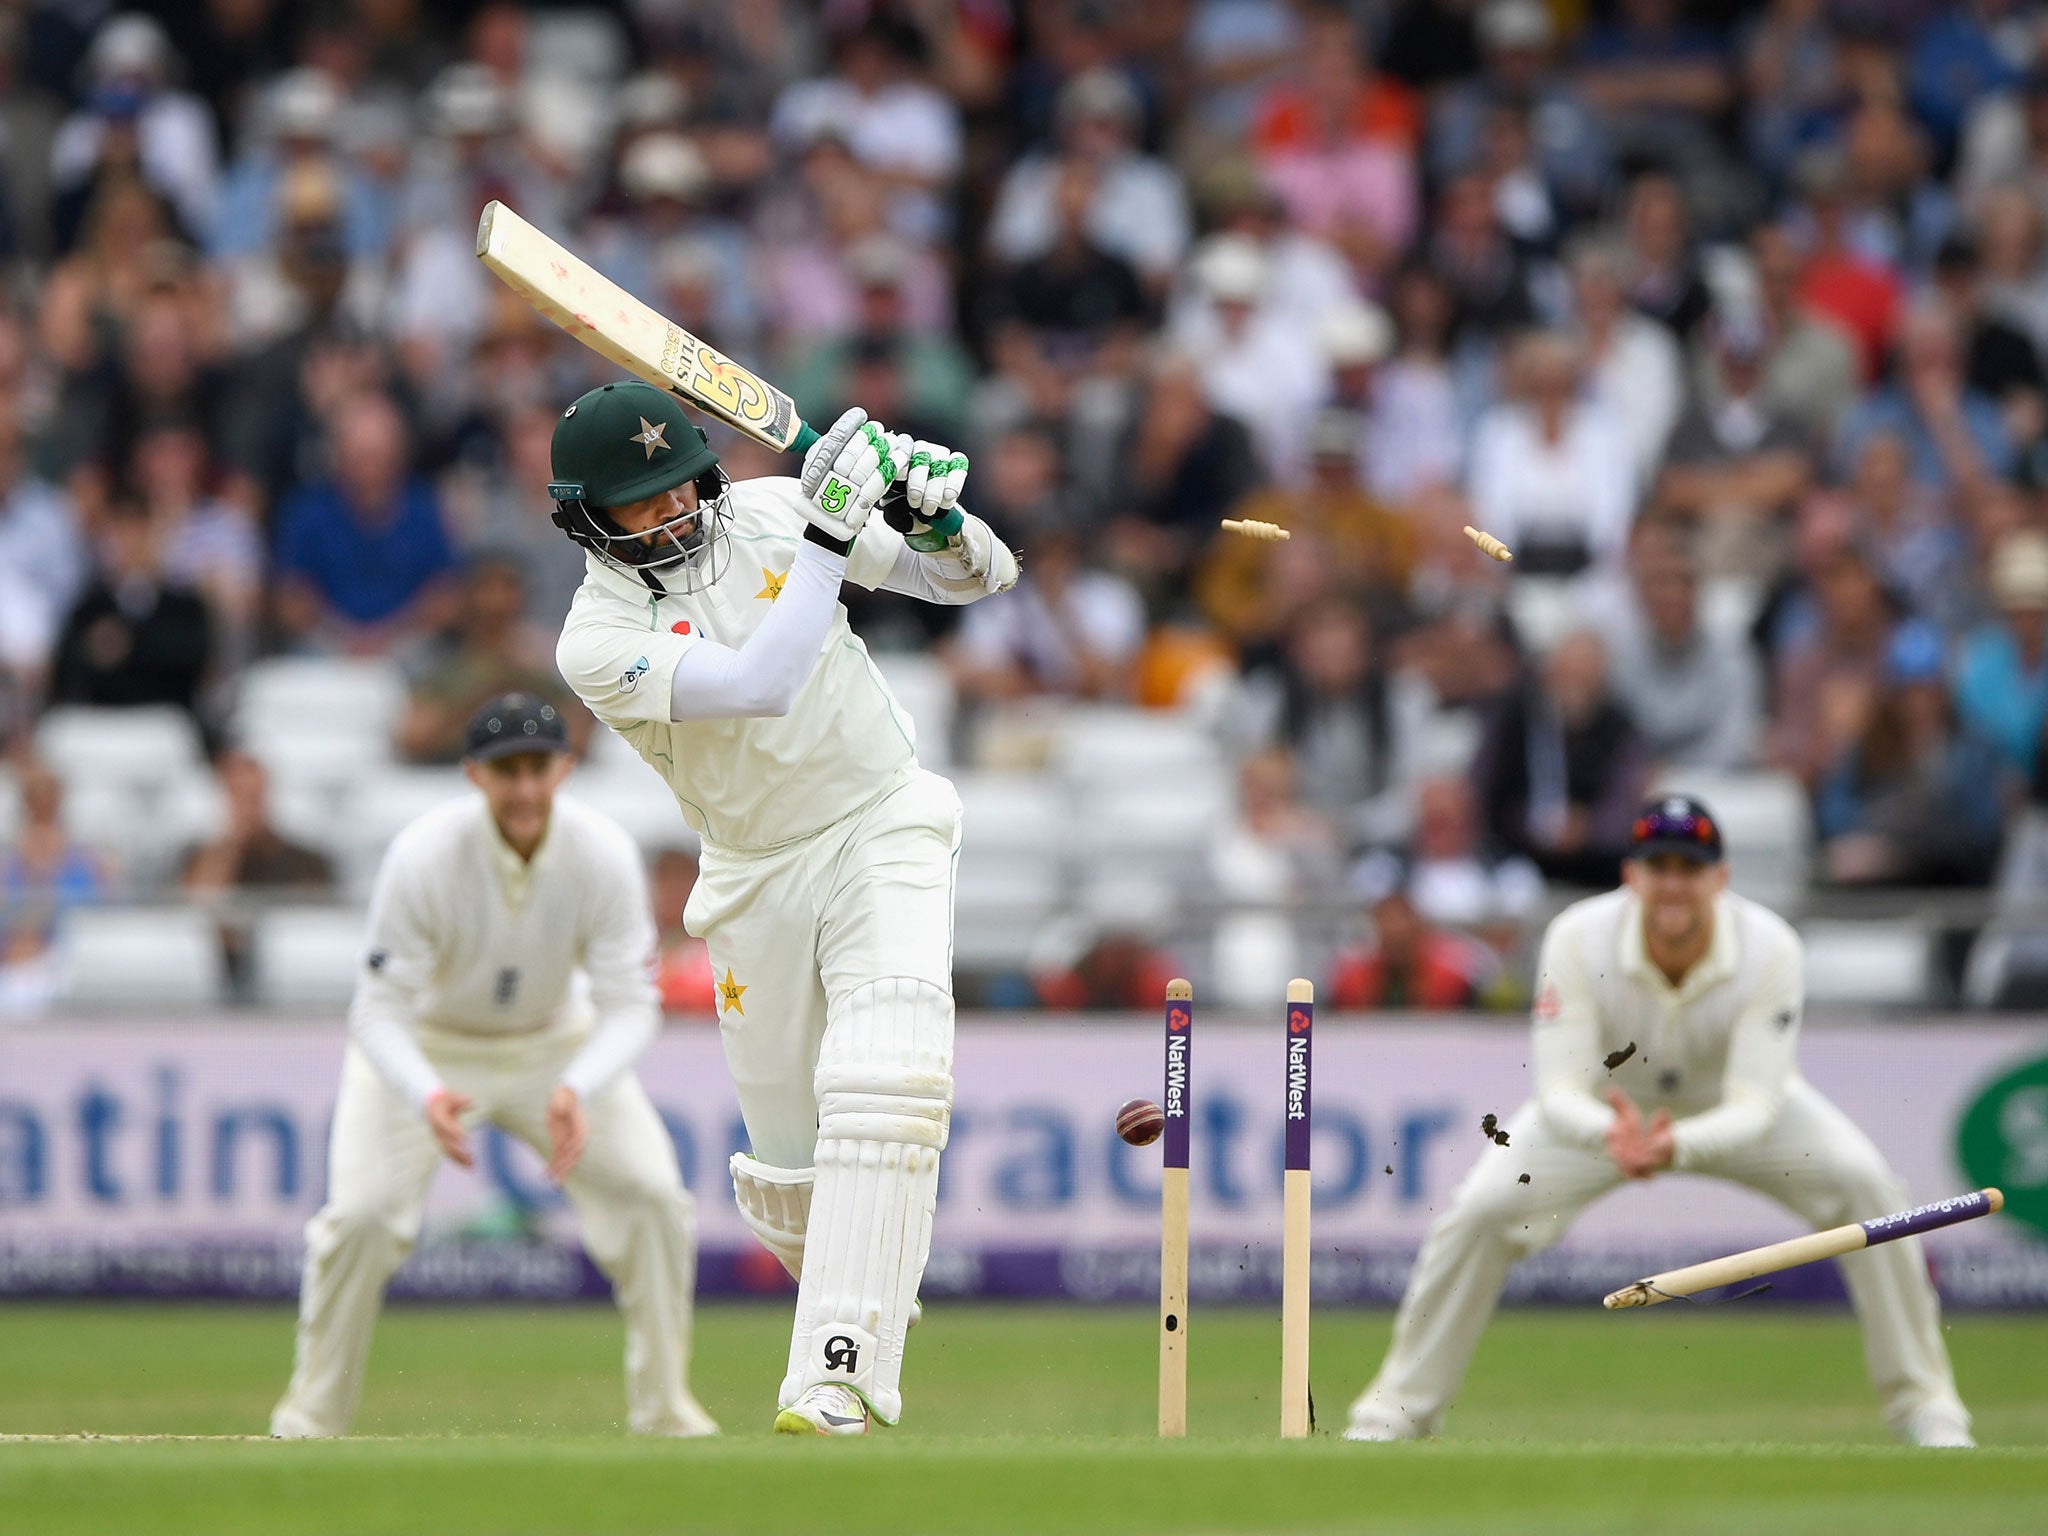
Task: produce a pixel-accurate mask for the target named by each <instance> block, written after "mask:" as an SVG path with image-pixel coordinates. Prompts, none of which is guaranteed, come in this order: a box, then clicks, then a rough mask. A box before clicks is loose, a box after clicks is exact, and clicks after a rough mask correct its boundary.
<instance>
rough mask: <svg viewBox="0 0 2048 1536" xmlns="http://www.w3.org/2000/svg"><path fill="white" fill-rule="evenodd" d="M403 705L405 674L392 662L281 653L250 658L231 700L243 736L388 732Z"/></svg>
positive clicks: (252, 738)
mask: <svg viewBox="0 0 2048 1536" xmlns="http://www.w3.org/2000/svg"><path fill="white" fill-rule="evenodd" d="M404 708H405V676H404V674H403V673H401V672H400V671H399V670H398V667H397V665H396V664H395V663H393V662H389V661H363V660H353V659H343V658H340V657H332V656H279V657H274V658H272V659H271V660H268V661H258V662H253V663H251V665H250V667H249V670H248V672H247V674H246V675H245V676H244V677H243V679H242V686H241V690H240V692H239V694H238V695H237V697H236V701H235V725H236V727H237V730H238V733H239V734H242V736H243V739H245V740H248V741H249V742H250V744H251V745H252V746H253V745H254V738H255V737H256V736H260V735H262V734H268V733H270V732H275V731H287V732H295V733H302V732H303V731H305V730H317V731H324V732H326V733H327V734H330V735H352V734H358V733H360V732H362V731H363V730H365V729H370V730H373V731H374V732H375V733H376V734H377V735H379V736H380V737H384V738H388V736H389V733H390V730H391V725H392V722H393V721H395V720H396V719H397V718H398V714H399V711H400V710H402V709H404Z"/></svg>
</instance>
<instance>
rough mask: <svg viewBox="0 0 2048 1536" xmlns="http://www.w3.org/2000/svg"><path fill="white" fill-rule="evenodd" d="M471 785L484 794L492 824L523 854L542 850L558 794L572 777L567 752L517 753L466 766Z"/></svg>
mask: <svg viewBox="0 0 2048 1536" xmlns="http://www.w3.org/2000/svg"><path fill="white" fill-rule="evenodd" d="M464 767H465V768H466V769H467V770H468V773H469V781H470V782H471V783H472V784H474V785H476V787H477V788H478V789H480V790H482V791H483V792H484V803H485V804H486V805H487V806H489V807H490V811H491V820H493V821H495V822H496V823H497V824H498V831H499V832H500V833H501V834H502V835H503V837H504V839H505V841H506V842H508V843H510V844H511V845H512V846H513V847H514V848H516V849H518V850H519V851H520V852H521V853H531V852H532V851H533V849H534V848H536V847H537V846H539V844H540V840H541V838H542V836H543V835H545V834H546V832H547V829H548V812H549V811H550V810H551V809H552V808H553V806H554V803H555V791H556V790H557V789H558V788H560V787H561V783H562V780H564V779H566V778H567V777H568V776H569V756H568V754H567V753H566V752H514V753H512V754H510V755H509V756H506V757H498V758H493V759H491V761H489V762H487V763H476V762H472V763H467V764H465V765H464Z"/></svg>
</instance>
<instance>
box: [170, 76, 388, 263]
mask: <svg viewBox="0 0 2048 1536" xmlns="http://www.w3.org/2000/svg"><path fill="white" fill-rule="evenodd" d="M341 111H342V99H341V92H340V90H339V89H338V88H337V86H336V83H335V80H334V78H333V77H332V76H331V75H329V74H328V73H327V72H326V71H325V70H321V69H314V68H310V67H304V68H299V69H293V70H287V71H286V72H285V73H283V74H281V75H279V76H277V77H276V78H275V79H274V80H272V81H271V82H270V83H269V86H268V88H267V89H266V90H265V91H264V92H263V93H262V97H261V105H260V106H259V107H257V108H256V110H255V113H254V116H255V119H256V120H255V122H254V123H253V124H252V129H253V131H252V132H251V133H249V134H248V135H247V136H246V147H245V148H244V150H243V152H242V153H241V155H240V156H238V157H237V158H236V160H235V162H234V165H233V166H232V168H231V169H230V170H229V172H228V175H227V179H226V182H225V184H224V185H223V186H222V188H221V203H220V206H221V213H220V218H219V220H218V222H217V223H216V224H215V226H214V229H213V235H212V239H211V241H210V242H209V245H208V250H209V253H210V254H211V255H212V256H213V257H214V258H215V259H217V260H233V259H235V258H237V257H243V256H251V255H255V254H257V253H259V252H261V251H263V250H265V249H267V248H269V247H270V246H271V245H272V243H273V242H274V241H275V239H276V238H277V234H278V219H277V215H278V211H279V208H280V204H279V201H278V189H279V187H280V185H281V184H282V183H283V182H284V181H285V180H286V179H287V178H288V177H289V175H290V174H291V172H292V171H293V170H294V169H296V168H299V167H302V166H312V167H316V168H318V169H319V170H321V171H323V172H325V173H327V174H330V175H332V176H334V177H336V178H337V179H338V180H339V181H340V183H341V185H342V187H343V193H342V198H341V207H342V216H341V229H340V232H341V239H342V245H343V247H344V249H346V250H347V252H348V253H349V255H350V256H352V257H356V256H371V255H379V254H382V253H383V251H384V250H385V248H386V247H387V246H388V245H389V244H390V241H391V225H392V220H393V217H394V213H395V210H394V209H393V208H392V206H391V201H390V197H389V195H388V193H387V192H386V190H385V189H384V188H383V187H382V186H380V185H379V183H378V182H377V180H376V179H375V178H374V177H372V176H369V175H367V174H365V173H364V172H363V171H362V170H361V169H360V168H359V167H358V166H356V165H354V164H352V163H350V162H349V161H348V160H346V159H345V158H344V157H343V156H342V154H341V153H340V150H339V146H338V142H337V141H338V138H339V135H340V130H341V126H342V124H341Z"/></svg>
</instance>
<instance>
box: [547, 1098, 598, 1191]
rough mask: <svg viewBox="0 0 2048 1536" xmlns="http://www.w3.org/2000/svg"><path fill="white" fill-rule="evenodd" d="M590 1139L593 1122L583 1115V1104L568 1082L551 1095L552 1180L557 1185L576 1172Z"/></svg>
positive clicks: (549, 1100)
mask: <svg viewBox="0 0 2048 1536" xmlns="http://www.w3.org/2000/svg"><path fill="white" fill-rule="evenodd" d="M589 1140H590V1121H589V1120H588V1119H587V1118H585V1116H584V1113H583V1101H582V1100H581V1099H580V1098H578V1097H577V1096H576V1090H575V1089H574V1088H571V1087H570V1086H569V1085H568V1084H567V1083H563V1084H561V1085H560V1086H558V1087H557V1088H556V1089H555V1091H554V1092H553V1093H551V1094H549V1095H548V1148H549V1151H548V1177H549V1178H550V1179H553V1180H554V1181H555V1182H556V1183H557V1184H559V1183H561V1182H562V1181H563V1180H564V1179H566V1178H568V1177H569V1175H570V1174H572V1173H574V1172H575V1171H576V1160H577V1159H578V1158H580V1157H582V1156H583V1147H584V1143H586V1142H588V1141H589Z"/></svg>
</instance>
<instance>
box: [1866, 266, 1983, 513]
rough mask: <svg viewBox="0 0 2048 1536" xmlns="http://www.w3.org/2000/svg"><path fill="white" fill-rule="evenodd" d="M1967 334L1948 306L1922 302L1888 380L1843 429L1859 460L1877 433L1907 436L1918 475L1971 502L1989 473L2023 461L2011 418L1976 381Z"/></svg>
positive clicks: (1903, 336)
mask: <svg viewBox="0 0 2048 1536" xmlns="http://www.w3.org/2000/svg"><path fill="white" fill-rule="evenodd" d="M1964 361H1965V359H1964V355H1963V350H1962V338H1961V337H1960V335H1959V334H1958V330H1957V325H1956V317H1955V315H1954V314H1953V313H1951V312H1950V310H1949V309H1948V307H1947V305H1945V304H1943V303H1942V302H1941V301H1940V300H1938V299H1930V300H1927V301H1924V302H1922V303H1921V304H1919V305H1917V306H1915V308H1914V309H1913V311H1912V313H1911V314H1910V315H1909V316H1908V317H1907V320H1906V322H1905V325H1904V328H1903V329H1902V331H1901V333H1900V337H1899V352H1898V361H1897V364H1896V367H1895V368H1894V370H1893V373H1892V377H1891V378H1890V380H1889V381H1887V382H1886V383H1884V384H1882V385H1881V386H1880V387H1879V388H1878V389H1877V390H1876V391H1875V392H1874V393H1872V394H1870V395H1868V396H1866V397H1865V399H1864V401H1863V403H1862V404H1861V405H1859V406H1858V407H1857V408H1856V409H1855V410H1854V411H1852V412H1851V413H1850V415H1849V419H1848V420H1847V421H1846V422H1845V423H1843V426H1842V452H1843V455H1844V457H1845V459H1846V460H1847V461H1848V462H1851V463H1853V462H1854V460H1855V455H1856V453H1857V451H1858V450H1859V449H1860V448H1861V447H1862V446H1863V442H1864V439H1866V438H1867V437H1869V436H1870V434H1871V433H1873V432H1896V433H1897V434H1899V436H1900V437H1902V438H1904V439H1905V442H1906V449H1907V452H1908V454H1909V455H1910V457H1911V459H1912V465H1913V478H1914V479H1916V480H1918V481H1920V482H1921V483H1922V484H1924V485H1928V486H1932V487H1934V488H1936V489H1937V490H1946V491H1952V492H1954V493H1955V495H1957V496H1958V497H1960V498H1962V499H1963V500H1965V501H1967V500H1968V498H1970V497H1971V496H1974V495H1975V494H1977V493H1978V492H1979V490H1981V488H1982V486H1983V484H1984V481H1985V480H1986V479H1987V478H1988V477H1992V476H1997V477H2000V478H2003V477H2005V476H2008V475H2010V474H2011V473H2012V471H2013V468H2014V465H2015V463H2016V458H2015V455H2014V452H2013V444H2012V440H2011V438H2009V437H2008V436H2007V435H2006V428H2005V421H2004V418H2003V417H2001V415H2000V414H1999V409H1998V405H1997V403H1996V402H1995V401H1993V400H1992V399H1991V398H1990V397H1989V396H1987V395H1984V394H1982V393H1980V392H1979V391H1978V390H1976V389H1974V388H1972V387H1971V385H1970V381H1969V378H1968V375H1967V374H1966V373H1965V372H1964Z"/></svg>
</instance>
